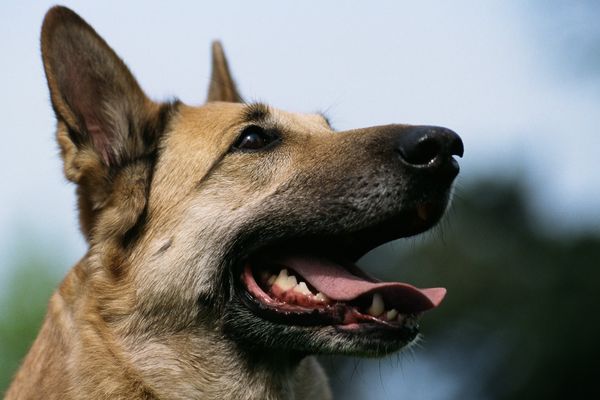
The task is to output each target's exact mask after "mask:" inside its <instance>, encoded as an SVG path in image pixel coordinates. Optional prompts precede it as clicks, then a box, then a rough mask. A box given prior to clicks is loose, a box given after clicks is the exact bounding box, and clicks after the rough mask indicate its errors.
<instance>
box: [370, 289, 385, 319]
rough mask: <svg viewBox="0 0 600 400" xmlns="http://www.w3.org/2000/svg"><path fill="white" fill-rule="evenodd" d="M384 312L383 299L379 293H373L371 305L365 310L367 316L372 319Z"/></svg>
mask: <svg viewBox="0 0 600 400" xmlns="http://www.w3.org/2000/svg"><path fill="white" fill-rule="evenodd" d="M384 311H385V304H384V303H383V297H381V295H380V294H379V293H375V294H374V295H373V302H372V303H371V307H369V309H368V310H367V313H368V314H369V315H372V316H373V317H378V316H380V315H381V314H382V313H383V312H384Z"/></svg>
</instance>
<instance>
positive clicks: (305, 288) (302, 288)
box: [294, 282, 313, 296]
mask: <svg viewBox="0 0 600 400" xmlns="http://www.w3.org/2000/svg"><path fill="white" fill-rule="evenodd" d="M294 292H297V293H301V294H304V295H306V296H308V295H310V294H313V293H312V292H311V291H310V289H309V288H308V286H306V283H304V282H300V283H299V284H297V285H296V286H295V287H294Z"/></svg>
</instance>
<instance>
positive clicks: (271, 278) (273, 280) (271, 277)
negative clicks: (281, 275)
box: [267, 275, 277, 285]
mask: <svg viewBox="0 0 600 400" xmlns="http://www.w3.org/2000/svg"><path fill="white" fill-rule="evenodd" d="M275 280H277V276H276V275H271V276H270V277H269V279H268V280H267V283H268V284H269V285H273V284H274V283H275Z"/></svg>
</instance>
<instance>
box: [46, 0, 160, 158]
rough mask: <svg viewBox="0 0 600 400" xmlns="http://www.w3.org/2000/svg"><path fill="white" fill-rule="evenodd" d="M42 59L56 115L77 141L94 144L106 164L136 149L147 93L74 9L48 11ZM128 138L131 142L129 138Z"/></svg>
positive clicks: (92, 145) (146, 106) (94, 148)
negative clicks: (135, 131)
mask: <svg viewBox="0 0 600 400" xmlns="http://www.w3.org/2000/svg"><path fill="white" fill-rule="evenodd" d="M42 58H43V62H44V69H45V72H46V77H47V79H48V86H49V88H50V94H51V99H52V105H53V107H54V110H55V112H56V115H57V118H58V119H59V120H60V121H63V122H64V123H65V124H66V125H67V127H68V128H69V135H70V136H71V139H72V140H73V142H74V143H75V144H76V145H78V146H82V145H90V146H91V147H92V148H93V150H95V151H96V152H97V153H98V155H99V156H100V157H101V159H102V160H103V162H104V163H105V164H107V165H111V164H118V163H120V162H121V161H122V160H123V158H125V157H127V156H128V154H126V153H131V151H132V149H131V145H132V144H135V143H132V139H133V142H135V140H136V139H135V138H131V135H132V134H133V133H132V132H131V129H132V127H135V123H136V121H135V118H136V116H140V115H143V114H145V113H147V110H148V109H150V108H152V102H151V101H150V100H149V99H148V98H147V97H146V95H145V94H144V93H143V91H142V90H141V88H140V86H139V85H138V83H137V82H136V80H135V78H134V77H133V75H132V74H131V72H129V69H128V68H127V67H126V66H125V64H124V63H123V61H122V60H121V59H120V58H119V57H118V56H117V55H116V54H115V52H114V51H113V50H112V49H111V48H110V47H109V46H108V45H107V44H106V42H105V41H104V40H103V39H102V38H101V37H100V36H99V35H98V34H97V33H96V32H95V31H94V29H93V28H92V27H90V26H89V25H88V24H87V23H86V22H85V21H84V20H83V19H82V18H81V17H79V16H78V15H77V14H76V13H75V12H73V11H71V10H70V9H68V8H65V7H54V8H52V9H50V11H48V13H47V14H46V17H45V19H44V23H43V26H42ZM127 141H129V143H126V142H127Z"/></svg>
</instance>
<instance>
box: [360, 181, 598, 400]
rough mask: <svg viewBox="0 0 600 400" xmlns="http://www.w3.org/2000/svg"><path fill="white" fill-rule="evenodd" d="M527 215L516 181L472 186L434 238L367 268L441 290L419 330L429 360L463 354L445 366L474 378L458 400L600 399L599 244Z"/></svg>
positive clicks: (373, 260) (391, 252)
mask: <svg viewBox="0 0 600 400" xmlns="http://www.w3.org/2000/svg"><path fill="white" fill-rule="evenodd" d="M531 211H532V209H531V208H529V207H528V204H527V202H526V200H525V191H524V190H523V188H522V186H521V184H520V183H519V182H514V181H512V182H497V181H482V182H479V183H475V184H472V185H470V186H469V187H468V188H467V189H466V190H459V191H458V193H457V196H456V198H455V199H454V204H453V206H452V209H451V210H450V213H449V215H448V216H447V217H446V220H445V222H442V224H440V226H439V227H438V228H437V230H435V231H433V232H432V233H431V234H428V235H426V237H425V238H424V239H405V240H404V241H405V242H406V244H404V245H402V244H396V245H395V246H394V245H392V246H387V247H386V248H384V249H382V250H380V251H376V254H373V255H372V256H370V257H368V260H366V261H367V264H370V265H371V264H372V265H373V266H377V267H378V276H380V277H382V278H385V279H389V280H402V281H407V282H410V283H413V284H415V285H416V286H420V287H431V286H438V285H439V286H444V287H446V288H447V289H448V295H447V297H446V299H445V300H444V302H443V304H442V305H441V306H440V307H439V308H438V309H436V310H434V311H431V312H429V313H428V314H427V315H426V316H425V318H424V321H423V329H424V333H425V337H426V346H427V347H433V348H436V353H438V354H447V353H448V352H444V351H443V349H444V347H446V350H448V347H450V346H458V347H459V348H460V349H461V351H462V357H464V358H463V360H462V361H460V362H457V361H456V360H454V361H452V362H451V364H452V365H453V368H454V369H461V370H463V374H466V375H469V374H471V375H472V376H466V377H465V379H464V381H465V382H466V383H465V390H464V392H465V393H464V394H461V395H460V396H458V397H457V400H459V399H460V400H463V399H502V400H504V399H575V398H600V389H599V387H598V384H597V383H596V381H595V379H596V376H597V374H598V371H599V369H598V366H597V363H598V360H600V347H598V346H597V345H596V341H597V338H598V337H600V314H599V312H598V311H599V306H600V302H599V300H600V295H599V291H598V283H600V237H599V236H598V235H597V233H596V234H592V233H589V234H585V233H578V234H573V233H568V232H566V231H563V230H562V229H561V227H560V226H555V227H554V229H553V230H552V231H551V232H550V231H548V229H547V228H544V229H542V228H541V227H540V224H539V223H537V222H536V220H535V219H534V217H533V216H532V212H531ZM544 222H545V223H544V224H543V225H544V226H545V227H547V226H552V223H551V221H550V223H548V221H544ZM481 352H483V354H482V353H481ZM418 353H419V352H418V351H417V355H416V356H417V357H418ZM349 362H352V361H349Z"/></svg>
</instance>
